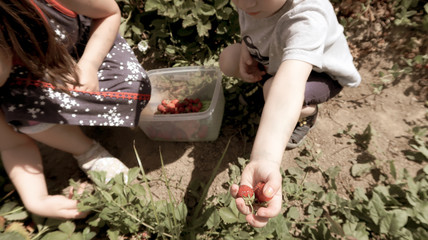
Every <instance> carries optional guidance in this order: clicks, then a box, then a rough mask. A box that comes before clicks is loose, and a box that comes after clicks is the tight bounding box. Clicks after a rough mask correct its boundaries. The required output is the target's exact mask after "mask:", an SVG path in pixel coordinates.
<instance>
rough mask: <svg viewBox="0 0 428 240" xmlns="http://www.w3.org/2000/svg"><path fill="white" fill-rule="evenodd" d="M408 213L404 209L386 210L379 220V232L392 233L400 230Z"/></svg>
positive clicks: (405, 221)
mask: <svg viewBox="0 0 428 240" xmlns="http://www.w3.org/2000/svg"><path fill="white" fill-rule="evenodd" d="M407 219H408V215H407V213H406V212H405V211H403V210H400V209H395V210H392V211H390V212H388V213H387V214H386V215H385V216H384V217H382V219H381V220H380V223H379V227H380V233H385V234H390V235H392V236H393V235H394V234H396V233H397V232H399V231H400V229H401V228H402V227H404V226H405V225H406V223H407Z"/></svg>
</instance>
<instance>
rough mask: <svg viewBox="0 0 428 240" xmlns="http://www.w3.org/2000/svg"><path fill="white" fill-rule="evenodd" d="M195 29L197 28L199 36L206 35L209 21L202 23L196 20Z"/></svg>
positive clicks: (209, 27) (209, 25)
mask: <svg viewBox="0 0 428 240" xmlns="http://www.w3.org/2000/svg"><path fill="white" fill-rule="evenodd" d="M196 29H197V30H198V35H199V36H200V37H202V36H207V37H208V31H209V30H210V29H211V22H209V21H206V22H205V23H202V22H201V21H198V23H197V24H196Z"/></svg>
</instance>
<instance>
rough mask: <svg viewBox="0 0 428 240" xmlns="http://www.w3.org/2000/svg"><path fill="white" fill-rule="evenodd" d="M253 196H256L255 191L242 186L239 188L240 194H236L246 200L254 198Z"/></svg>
mask: <svg viewBox="0 0 428 240" xmlns="http://www.w3.org/2000/svg"><path fill="white" fill-rule="evenodd" d="M253 195H254V191H253V189H252V188H251V187H250V186H247V185H241V186H239V190H238V194H236V197H238V198H244V197H252V196H253Z"/></svg>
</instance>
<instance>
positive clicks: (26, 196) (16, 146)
mask: <svg viewBox="0 0 428 240" xmlns="http://www.w3.org/2000/svg"><path fill="white" fill-rule="evenodd" d="M0 132H1V135H0V152H1V159H2V160H3V165H4V167H5V169H6V172H7V173H8V175H9V177H10V179H11V181H12V183H13V184H14V186H15V188H16V190H17V191H18V193H19V195H20V197H21V200H22V201H23V203H24V205H25V207H26V208H27V210H28V211H30V212H33V213H35V214H37V215H41V216H44V217H53V218H82V217H85V216H86V215H87V213H82V212H79V211H78V210H77V202H76V201H75V200H71V199H68V198H66V197H65V196H61V195H55V196H52V195H49V194H48V191H47V187H46V182H45V176H44V174H43V166H42V160H41V156H40V152H39V150H38V148H37V145H36V144H35V142H34V141H33V140H32V139H30V138H29V137H27V136H26V135H23V134H20V133H17V132H15V131H14V130H13V129H12V128H11V127H10V126H9V125H8V124H7V123H6V121H5V119H4V116H3V113H2V112H1V111H0Z"/></svg>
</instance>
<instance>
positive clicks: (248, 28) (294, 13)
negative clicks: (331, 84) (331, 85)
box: [238, 0, 361, 87]
mask: <svg viewBox="0 0 428 240" xmlns="http://www.w3.org/2000/svg"><path fill="white" fill-rule="evenodd" d="M238 13H239V24H240V27H241V37H242V41H244V42H245V43H246V44H247V46H248V50H249V51H250V54H251V55H252V56H253V57H254V58H255V59H256V60H257V61H259V62H260V63H262V64H263V65H265V66H266V67H267V72H268V73H269V74H271V75H275V73H276V72H277V70H278V67H279V65H280V64H281V63H282V62H283V61H285V60H288V59H294V60H300V61H304V62H307V63H310V64H312V65H313V70H314V71H317V72H325V73H327V74H329V75H330V76H331V77H332V78H333V79H335V80H337V81H338V82H339V83H340V84H341V85H342V86H348V87H356V86H358V85H359V84H360V82H361V76H360V74H359V73H358V70H357V69H356V67H355V65H354V63H353V58H352V55H351V53H350V51H349V47H348V43H347V41H346V38H345V35H344V34H343V27H342V26H341V25H340V24H339V22H338V21H337V17H336V14H335V12H334V9H333V6H332V5H331V3H330V2H329V1H328V0H287V2H286V3H285V4H284V6H283V7H282V8H281V9H280V10H279V11H278V12H277V13H275V14H274V15H273V16H270V17H268V18H263V19H256V18H254V17H251V16H249V15H247V14H246V13H245V12H243V11H242V10H240V9H239V10H238Z"/></svg>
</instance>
